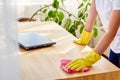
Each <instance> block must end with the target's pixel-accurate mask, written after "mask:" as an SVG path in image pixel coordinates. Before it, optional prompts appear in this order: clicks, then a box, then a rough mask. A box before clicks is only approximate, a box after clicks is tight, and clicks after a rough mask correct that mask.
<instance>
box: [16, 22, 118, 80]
mask: <svg viewBox="0 0 120 80" xmlns="http://www.w3.org/2000/svg"><path fill="white" fill-rule="evenodd" d="M18 30H19V32H29V31H33V32H36V33H38V34H40V35H43V36H45V37H47V38H48V39H51V40H53V41H56V44H55V45H53V46H51V47H46V48H39V49H34V50H30V51H25V50H23V49H20V51H19V53H20V71H21V75H20V78H21V80H120V69H119V68H117V67H116V66H114V65H113V64H111V63H110V62H109V61H108V60H106V59H105V58H103V57H102V58H101V60H99V61H98V62H97V63H95V64H94V65H93V66H92V68H91V70H90V71H88V72H79V73H75V74H68V73H65V72H64V71H62V70H61V69H60V61H61V59H75V58H78V57H85V56H86V55H87V54H88V53H89V51H90V50H91V48H89V47H88V46H81V45H77V44H75V43H73V42H72V41H73V40H74V39H76V38H75V37H74V36H73V35H71V34H70V33H69V32H67V31H66V30H64V29H63V28H62V27H60V26H59V25H58V24H56V23H54V22H25V23H19V25H18Z"/></svg>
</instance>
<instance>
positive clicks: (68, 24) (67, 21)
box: [64, 18, 72, 30]
mask: <svg viewBox="0 0 120 80" xmlns="http://www.w3.org/2000/svg"><path fill="white" fill-rule="evenodd" d="M71 22H72V21H71V19H70V18H68V19H66V21H65V24H64V28H65V29H67V30H68V29H69V26H70V24H71Z"/></svg>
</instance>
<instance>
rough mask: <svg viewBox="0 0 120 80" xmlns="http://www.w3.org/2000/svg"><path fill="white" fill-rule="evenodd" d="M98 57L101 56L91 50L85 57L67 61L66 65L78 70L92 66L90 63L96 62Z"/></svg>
mask: <svg viewBox="0 0 120 80" xmlns="http://www.w3.org/2000/svg"><path fill="white" fill-rule="evenodd" d="M100 58H101V56H100V55H99V54H98V53H96V52H95V51H94V50H92V51H91V52H90V53H89V55H88V56H87V57H86V58H78V59H76V60H74V61H72V62H70V63H68V64H67V65H66V67H68V68H70V69H75V70H76V71H79V70H81V69H82V68H84V67H87V66H92V64H94V63H96V62H97V61H98V60H99V59H100Z"/></svg>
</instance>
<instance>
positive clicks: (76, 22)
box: [74, 20, 80, 29]
mask: <svg viewBox="0 0 120 80" xmlns="http://www.w3.org/2000/svg"><path fill="white" fill-rule="evenodd" d="M79 25H80V21H76V20H75V21H74V26H75V29H78V26H79Z"/></svg>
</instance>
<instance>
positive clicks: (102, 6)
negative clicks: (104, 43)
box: [95, 0, 120, 53]
mask: <svg viewBox="0 0 120 80" xmlns="http://www.w3.org/2000/svg"><path fill="white" fill-rule="evenodd" d="M95 4H96V9H97V12H98V15H99V16H100V19H101V22H102V24H103V27H104V29H105V31H107V29H108V24H109V20H110V15H111V12H112V10H120V0H95ZM110 48H111V49H112V50H113V52H115V53H120V27H119V29H118V31H117V34H116V36H115V38H114V40H113V41H112V43H111V45H110Z"/></svg>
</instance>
